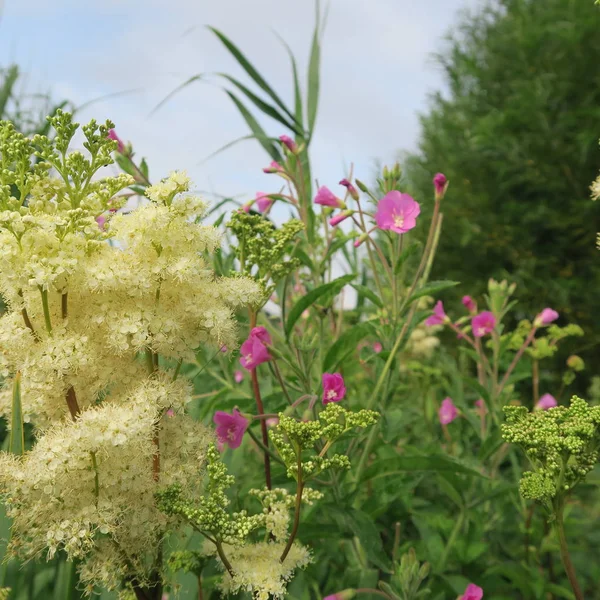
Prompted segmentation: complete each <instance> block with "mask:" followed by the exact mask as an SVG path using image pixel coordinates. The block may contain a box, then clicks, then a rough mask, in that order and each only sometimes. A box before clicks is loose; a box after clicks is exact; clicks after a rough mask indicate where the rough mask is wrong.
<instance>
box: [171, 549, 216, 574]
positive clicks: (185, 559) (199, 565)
mask: <svg viewBox="0 0 600 600" xmlns="http://www.w3.org/2000/svg"><path fill="white" fill-rule="evenodd" d="M210 559H211V556H209V555H207V554H202V553H201V552H198V551H196V550H181V551H177V552H172V553H171V554H170V556H169V559H168V561H167V566H168V567H169V569H170V570H171V571H173V573H176V572H177V571H183V572H184V573H193V574H194V575H196V577H199V576H200V575H201V574H202V570H203V569H204V567H205V566H206V564H207V563H208V562H209V560H210Z"/></svg>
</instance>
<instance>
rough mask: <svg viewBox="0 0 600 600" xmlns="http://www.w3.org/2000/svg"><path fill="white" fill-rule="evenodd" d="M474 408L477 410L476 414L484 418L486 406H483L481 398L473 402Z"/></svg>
mask: <svg viewBox="0 0 600 600" xmlns="http://www.w3.org/2000/svg"><path fill="white" fill-rule="evenodd" d="M475 406H476V409H477V412H478V413H479V415H480V416H482V417H483V416H484V415H486V414H487V411H488V410H487V406H486V405H485V402H484V401H483V398H479V400H475Z"/></svg>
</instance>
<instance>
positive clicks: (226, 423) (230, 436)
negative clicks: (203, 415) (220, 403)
mask: <svg viewBox="0 0 600 600" xmlns="http://www.w3.org/2000/svg"><path fill="white" fill-rule="evenodd" d="M213 422H214V423H215V425H216V426H217V438H218V440H219V442H221V444H227V445H228V446H229V447H230V448H238V447H239V445H240V444H241V443H242V438H243V437H244V433H246V429H248V425H249V424H250V422H249V421H248V419H246V418H245V417H243V416H242V415H241V414H240V411H239V410H238V409H237V408H235V409H233V413H232V414H229V413H226V412H223V411H222V410H218V411H217V412H216V413H215V416H214V417H213Z"/></svg>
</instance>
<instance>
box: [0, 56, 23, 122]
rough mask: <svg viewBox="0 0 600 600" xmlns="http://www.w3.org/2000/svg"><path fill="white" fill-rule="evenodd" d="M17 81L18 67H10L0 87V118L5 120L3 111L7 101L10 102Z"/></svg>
mask: <svg viewBox="0 0 600 600" xmlns="http://www.w3.org/2000/svg"><path fill="white" fill-rule="evenodd" d="M17 79H19V67H18V66H17V65H11V66H10V67H9V68H8V69H7V71H6V76H5V77H4V81H3V82H2V87H0V118H1V119H4V118H5V114H4V113H5V111H6V106H7V104H8V101H9V100H10V98H11V96H12V92H13V88H14V87H15V83H16V82H17Z"/></svg>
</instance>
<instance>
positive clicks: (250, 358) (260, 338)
mask: <svg viewBox="0 0 600 600" xmlns="http://www.w3.org/2000/svg"><path fill="white" fill-rule="evenodd" d="M255 329H258V330H262V331H260V332H259V333H258V334H255V335H253V333H252V332H250V336H249V337H248V339H247V340H246V341H245V342H244V343H243V344H242V346H241V348H240V352H241V355H242V356H241V357H240V364H241V365H242V367H244V369H247V370H248V371H252V369H256V367H257V366H258V365H261V364H262V363H264V362H267V361H269V360H271V358H272V357H271V355H270V354H269V350H268V349H267V346H266V345H265V344H266V343H267V344H268V343H269V342H270V338H268V341H266V340H267V337H268V336H269V334H268V333H267V331H266V329H265V328H264V327H255ZM252 331H254V329H253V330H252ZM263 332H264V333H263Z"/></svg>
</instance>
